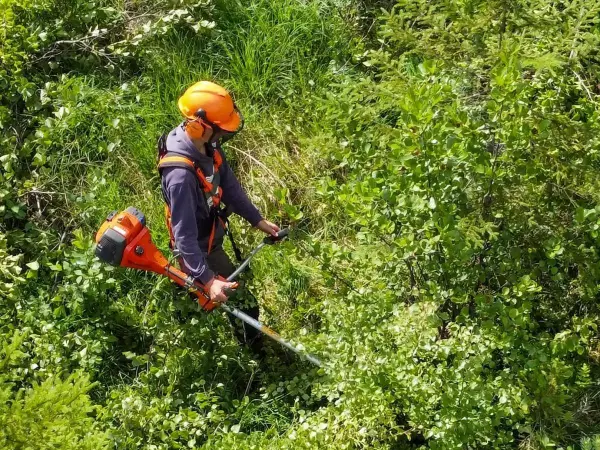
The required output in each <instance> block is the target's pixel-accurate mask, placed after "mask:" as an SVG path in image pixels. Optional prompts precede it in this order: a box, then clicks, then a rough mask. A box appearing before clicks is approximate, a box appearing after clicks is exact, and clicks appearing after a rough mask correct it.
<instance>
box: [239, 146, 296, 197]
mask: <svg viewBox="0 0 600 450" xmlns="http://www.w3.org/2000/svg"><path fill="white" fill-rule="evenodd" d="M227 148H231V149H233V150H235V151H236V152H239V153H241V154H242V155H244V156H247V157H248V158H250V159H251V160H252V161H254V162H255V163H256V164H257V165H259V166H260V167H262V168H263V169H264V170H265V171H266V172H267V173H268V174H269V175H271V177H272V178H273V179H274V180H275V181H277V182H278V183H279V184H280V185H281V186H283V187H285V183H284V182H283V181H282V180H281V179H280V178H279V177H278V176H277V175H275V174H274V173H273V172H272V171H271V170H270V169H269V168H268V167H267V166H266V165H265V164H264V163H262V162H260V161H259V160H258V159H256V158H255V157H254V156H252V155H251V154H250V153H248V152H245V151H244V150H242V149H240V148H237V147H234V146H232V145H227Z"/></svg>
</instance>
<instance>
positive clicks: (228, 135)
mask: <svg viewBox="0 0 600 450" xmlns="http://www.w3.org/2000/svg"><path fill="white" fill-rule="evenodd" d="M233 110H234V111H235V112H236V113H237V114H238V116H239V117H240V124H239V125H238V127H237V129H236V130H235V131H229V130H225V129H223V128H221V127H220V126H219V125H217V124H216V123H214V122H211V121H210V120H208V118H207V117H206V112H205V111H204V110H203V109H199V110H198V111H197V112H196V114H195V115H196V117H198V118H199V119H201V120H202V121H203V122H205V123H206V124H208V125H209V126H210V127H211V128H212V129H213V136H214V135H215V134H216V135H218V137H217V138H216V139H215V138H211V139H210V142H217V141H218V142H220V143H221V144H222V143H223V142H227V141H229V140H231V139H232V138H233V137H234V136H235V135H236V134H238V133H239V132H240V131H242V130H243V129H244V115H243V114H242V112H241V111H240V110H239V108H238V107H237V105H236V104H235V103H234V104H233Z"/></svg>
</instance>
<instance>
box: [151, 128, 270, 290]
mask: <svg viewBox="0 0 600 450" xmlns="http://www.w3.org/2000/svg"><path fill="white" fill-rule="evenodd" d="M166 146H167V151H168V152H169V153H176V154H179V155H182V156H186V157H188V158H190V159H192V160H193V161H195V162H196V163H198V164H199V165H200V167H201V169H202V172H203V173H204V176H206V177H207V179H208V181H211V180H212V174H213V169H214V166H213V158H212V154H213V153H212V152H213V148H214V146H210V145H207V146H206V153H207V154H206V155H203V154H202V153H200V152H199V151H198V150H197V149H196V147H195V146H194V144H193V143H192V141H191V140H190V138H189V137H188V135H187V134H186V133H185V130H184V129H183V124H180V125H179V126H177V127H176V128H174V129H173V130H172V131H171V132H170V133H169V134H168V136H167V141H166ZM219 151H220V153H221V155H222V156H223V164H222V165H221V167H220V168H219V176H220V183H219V185H220V186H221V188H222V189H223V194H222V197H221V201H222V202H223V203H225V204H226V205H227V207H228V211H229V212H234V213H236V214H238V215H239V216H241V217H243V218H244V219H246V220H247V221H248V222H249V223H250V225H252V226H256V225H257V224H258V222H260V221H261V220H262V216H261V214H260V212H259V211H258V209H257V208H256V207H255V206H254V205H253V204H252V202H251V201H250V199H249V198H248V196H247V195H246V193H245V192H244V190H243V189H242V187H241V185H240V183H239V181H238V180H237V178H236V177H235V175H234V174H233V171H232V170H231V167H229V164H228V163H227V160H226V159H225V154H224V152H223V151H222V150H221V149H219ZM161 187H162V191H163V195H164V197H165V200H166V201H167V204H168V205H169V208H170V209H171V226H172V228H173V235H174V237H175V246H176V247H177V250H178V251H179V255H180V256H181V258H183V263H184V264H183V266H184V267H182V270H183V271H184V272H186V273H188V274H190V275H191V276H192V277H193V278H194V279H196V280H198V281H200V282H201V283H203V284H206V283H208V282H209V281H210V280H211V279H212V278H213V276H214V273H213V272H212V270H210V268H209V267H208V265H207V262H206V253H207V251H208V241H209V236H210V232H211V229H212V226H213V220H212V218H211V217H210V216H209V208H208V205H207V203H206V198H205V196H204V191H203V190H202V188H201V186H200V182H199V180H198V177H197V175H196V174H195V173H193V172H192V171H190V170H187V169H184V168H180V167H166V168H164V169H162V181H161ZM217 225H218V227H217V230H216V232H215V237H214V242H213V248H214V247H215V246H218V245H220V244H222V242H223V236H224V234H225V231H224V229H223V227H222V225H221V223H220V221H218V222H217Z"/></svg>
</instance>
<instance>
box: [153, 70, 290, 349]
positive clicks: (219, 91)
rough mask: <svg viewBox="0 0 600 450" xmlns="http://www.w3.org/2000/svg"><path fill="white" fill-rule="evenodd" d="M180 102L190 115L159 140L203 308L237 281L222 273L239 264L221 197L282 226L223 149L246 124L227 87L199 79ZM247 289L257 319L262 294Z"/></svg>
mask: <svg viewBox="0 0 600 450" xmlns="http://www.w3.org/2000/svg"><path fill="white" fill-rule="evenodd" d="M178 105H179V110H180V111H181V113H182V114H183V115H184V116H185V120H184V122H183V123H181V124H180V125H178V126H177V127H176V128H175V129H173V130H172V131H171V132H170V133H169V134H168V135H167V136H166V138H165V136H162V137H161V139H160V140H159V158H160V160H159V172H160V174H161V187H162V192H163V196H164V199H165V202H166V204H167V208H166V211H167V224H168V225H169V232H170V234H171V246H172V247H173V250H174V251H175V252H176V253H177V254H178V256H179V260H180V264H181V269H182V270H183V271H184V272H186V273H187V274H189V275H190V276H191V277H192V278H193V279H194V280H197V281H199V282H200V283H202V284H203V285H204V286H205V290H206V292H207V293H208V295H209V296H210V300H211V301H210V302H208V303H207V305H205V309H207V310H210V309H212V308H214V306H215V305H216V304H218V303H221V302H225V301H226V300H227V296H226V294H225V292H224V290H225V289H227V288H232V287H233V286H234V283H228V282H226V281H225V279H224V278H225V277H227V276H229V275H230V274H231V273H232V272H233V271H234V270H235V267H234V265H233V264H232V262H231V260H230V259H229V257H228V256H227V254H226V253H225V251H224V250H223V237H224V235H225V233H226V216H225V215H224V214H223V210H222V209H221V202H223V203H225V204H226V205H227V213H230V212H234V213H236V214H238V215H239V216H241V217H243V218H244V219H246V220H247V221H248V222H249V223H250V225H252V226H253V227H255V228H258V229H259V230H261V231H263V232H265V233H267V234H269V235H273V236H276V235H277V232H278V231H279V227H277V225H275V224H273V223H271V222H269V221H267V220H265V219H263V217H262V216H261V214H260V212H259V211H258V209H257V208H256V207H255V206H254V205H253V204H252V202H251V201H250V200H249V199H248V196H247V195H246V193H245V192H244V191H243V189H242V187H241V186H240V183H239V181H238V180H237V178H236V177H235V175H234V174H233V171H232V170H231V168H230V167H229V165H228V164H227V161H226V159H225V154H224V153H223V151H222V149H221V143H222V142H225V141H226V140H229V139H231V138H232V137H233V136H234V135H235V134H237V133H238V132H239V131H240V130H241V129H242V128H243V125H244V123H243V117H242V115H241V113H240V111H239V110H238V109H237V107H236V106H235V104H234V102H233V100H232V98H231V96H230V95H229V93H228V92H227V91H226V90H225V89H224V88H222V87H221V86H219V85H217V84H215V83H211V82H209V81H200V82H198V83H195V84H194V85H192V86H191V87H190V88H188V89H187V90H186V91H185V93H184V94H183V95H182V96H181V98H180V99H179V103H178ZM238 294H239V293H236V295H238ZM238 296H239V295H238ZM244 297H245V298H244V300H245V304H242V305H240V309H242V310H243V311H244V312H246V313H247V314H249V315H250V316H252V317H254V318H256V319H258V314H259V310H258V305H257V304H256V299H255V298H254V297H253V296H252V295H251V294H250V293H249V292H246V295H244ZM231 320H232V323H233V324H234V329H235V332H236V336H237V338H238V340H239V341H240V342H245V343H247V344H249V345H250V346H251V347H252V348H253V350H255V351H257V352H260V351H261V347H262V344H261V337H262V336H261V335H260V333H259V332H258V331H256V330H255V329H254V328H251V327H249V326H244V324H239V323H238V324H236V323H235V319H234V318H233V317H231Z"/></svg>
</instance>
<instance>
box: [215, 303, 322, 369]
mask: <svg viewBox="0 0 600 450" xmlns="http://www.w3.org/2000/svg"><path fill="white" fill-rule="evenodd" d="M221 308H223V309H224V310H225V311H227V312H228V313H229V314H232V315H234V316H235V317H237V318H238V319H240V320H242V321H244V322H245V323H247V324H248V325H250V326H251V327H253V328H256V329H257V330H258V331H261V332H262V333H264V334H266V335H267V336H269V337H270V338H271V339H273V340H275V341H277V342H279V343H280V344H281V345H283V346H284V347H285V348H288V349H290V350H291V351H293V352H294V353H296V354H298V355H300V356H302V357H304V358H306V359H307V360H308V361H310V362H311V363H313V364H314V365H316V366H318V367H321V361H320V360H319V359H318V358H316V357H315V356H313V355H311V354H309V353H305V352H303V351H302V350H300V349H299V348H297V347H295V346H294V345H293V344H292V343H291V342H289V341H287V340H285V339H284V338H282V337H281V336H280V335H279V334H277V333H276V332H275V331H273V330H271V329H270V328H269V327H268V326H266V325H264V324H262V323H260V322H259V321H258V320H256V319H254V318H252V317H250V316H249V315H248V314H246V313H243V312H242V311H240V310H239V309H237V308H233V307H231V306H229V305H227V304H225V303H223V304H221Z"/></svg>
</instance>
